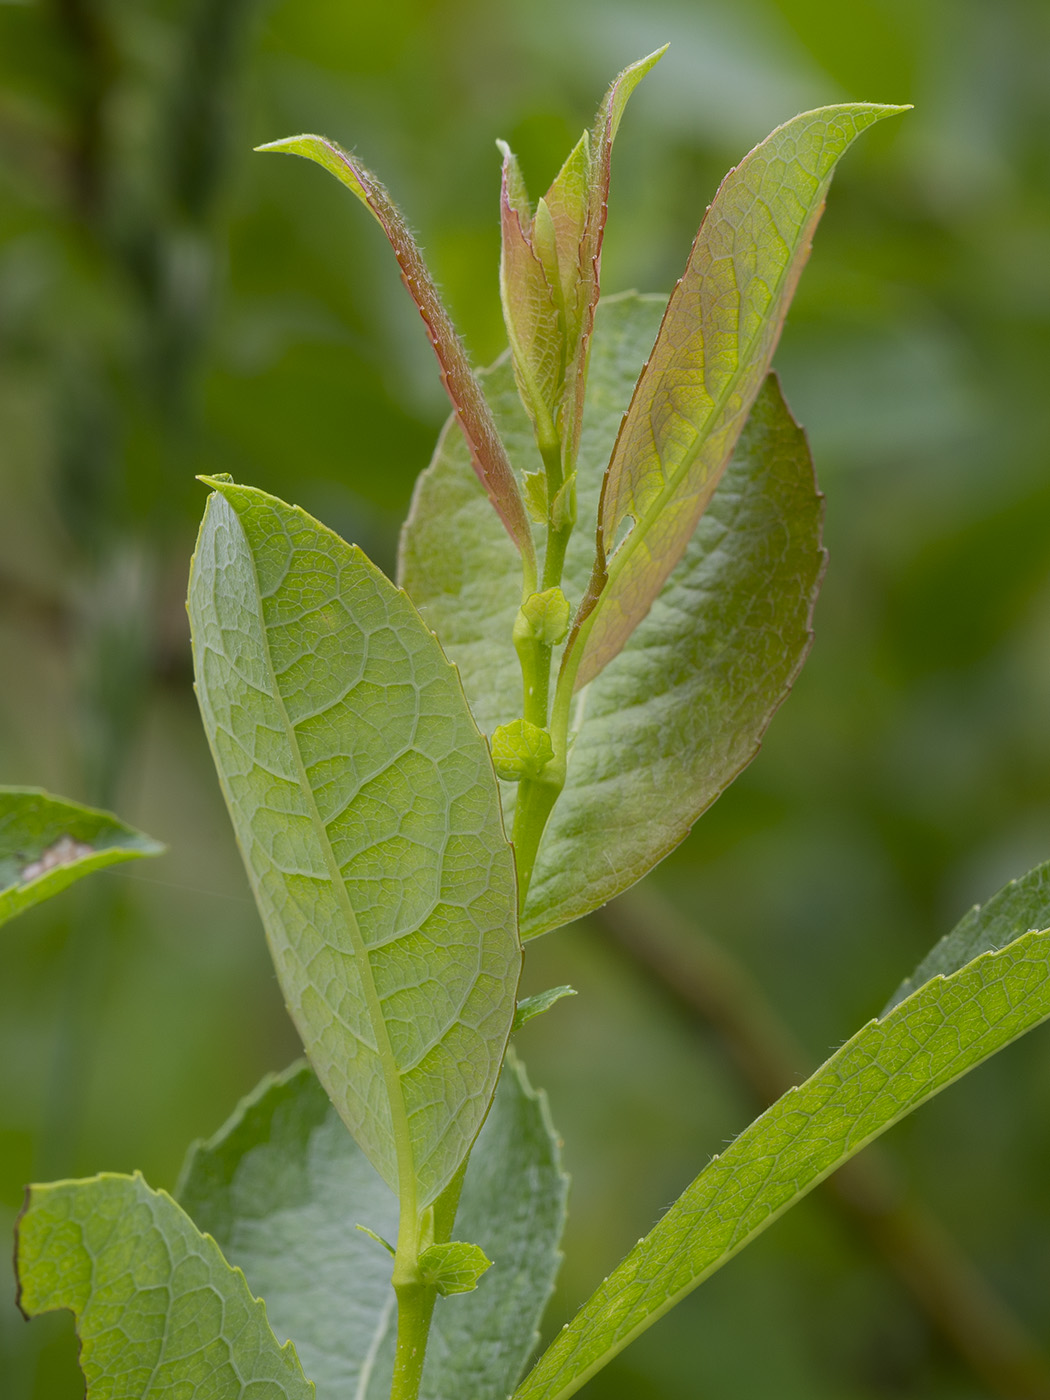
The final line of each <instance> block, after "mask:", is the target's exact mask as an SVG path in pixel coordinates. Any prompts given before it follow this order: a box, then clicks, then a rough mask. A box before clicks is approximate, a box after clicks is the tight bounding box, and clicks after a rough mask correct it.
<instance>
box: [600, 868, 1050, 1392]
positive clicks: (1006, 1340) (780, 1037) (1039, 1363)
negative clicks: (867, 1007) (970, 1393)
mask: <svg viewBox="0 0 1050 1400" xmlns="http://www.w3.org/2000/svg"><path fill="white" fill-rule="evenodd" d="M593 918H594V919H595V921H596V922H597V923H599V924H600V925H601V927H602V929H603V930H604V931H605V932H606V933H607V934H608V935H611V938H612V941H613V943H614V944H615V946H616V947H617V948H619V949H620V951H621V952H622V953H623V954H625V955H626V956H627V957H629V958H630V960H631V962H632V964H633V965H634V966H635V967H636V968H638V969H640V970H642V971H643V972H644V973H645V974H646V976H647V978H648V980H649V981H650V982H651V983H652V984H653V985H654V986H656V987H657V988H658V989H659V991H660V992H661V993H662V994H663V995H664V996H665V997H667V998H668V999H669V1000H671V1001H673V1002H674V1003H675V1004H676V1005H677V1006H678V1008H679V1009H680V1010H681V1011H683V1012H684V1013H685V1014H686V1015H687V1016H688V1017H689V1018H690V1019H692V1020H694V1021H699V1022H701V1023H702V1024H704V1025H706V1026H709V1027H711V1028H712V1029H713V1030H714V1031H715V1032H716V1033H717V1034H718V1036H719V1037H720V1039H721V1040H722V1042H723V1044H724V1045H725V1047H726V1049H727V1050H728V1051H729V1053H730V1055H731V1056H732V1058H733V1060H734V1062H735V1064H736V1067H737V1069H738V1071H739V1073H740V1075H741V1077H742V1078H743V1079H744V1081H745V1082H746V1083H747V1085H748V1086H749V1087H750V1088H751V1090H752V1091H753V1093H754V1094H755V1096H756V1098H758V1099H759V1100H760V1101H761V1102H762V1104H763V1105H764V1106H765V1105H768V1104H770V1103H772V1102H773V1101H774V1100H775V1099H778V1098H779V1097H780V1096H781V1094H783V1093H785V1092H786V1091H787V1090H788V1089H790V1088H791V1087H792V1086H793V1085H795V1084H798V1083H800V1082H801V1081H802V1080H803V1079H804V1078H805V1077H806V1074H807V1073H808V1070H807V1069H806V1063H807V1060H808V1058H809V1057H808V1056H807V1055H806V1054H805V1052H804V1051H803V1049H802V1048H801V1046H800V1045H799V1044H798V1042H797V1040H796V1039H795V1037H794V1035H793V1034H792V1032H791V1031H790V1029H789V1028H788V1027H787V1026H786V1025H785V1024H784V1022H783V1021H782V1020H781V1018H780V1016H779V1015H778V1013H777V1012H776V1010H775V1009H774V1007H773V1006H772V1005H771V1004H770V1003H769V1001H768V1000H767V999H766V997H765V995H764V993H763V992H762V990H761V989H760V988H759V987H758V986H757V984H756V983H755V982H754V981H753V980H752V978H751V977H750V976H749V974H748V973H747V971H746V970H745V969H744V968H743V967H742V966H741V965H740V964H739V963H738V962H737V961H736V960H735V959H734V958H733V957H731V956H730V954H729V953H727V952H726V951H725V949H724V948H722V947H720V946H719V945H718V944H717V943H715V942H713V941H712V940H711V939H710V938H708V937H707V936H706V935H705V934H704V933H703V932H702V930H700V929H698V928H697V927H696V926H695V925H694V924H692V923H691V921H688V920H686V919H683V918H682V917H681V916H680V915H679V914H678V913H677V911H675V910H674V909H672V908H671V907H670V906H669V905H668V904H667V903H666V901H665V900H663V899H662V898H661V897H660V896H658V895H656V894H655V893H653V892H651V891H649V890H645V891H642V890H632V891H631V892H630V893H629V894H626V895H623V896H621V897H620V898H619V899H618V900H616V901H615V902H614V903H613V904H610V905H608V906H607V907H606V908H605V909H603V910H601V911H600V912H599V913H597V914H595V915H594V916H593ZM821 1191H822V1193H823V1195H824V1198H825V1199H826V1200H829V1201H830V1202H832V1203H833V1204H834V1206H835V1208H836V1209H837V1210H838V1212H839V1213H840V1215H842V1216H844V1217H845V1218H846V1219H847V1220H848V1222H849V1223H850V1224H851V1225H853V1226H854V1227H859V1228H860V1230H862V1231H863V1233H864V1235H865V1236H866V1237H867V1239H868V1240H869V1242H870V1243H871V1244H872V1245H873V1246H874V1248H875V1249H876V1250H877V1251H878V1253H879V1254H880V1255H881V1256H882V1258H883V1259H884V1260H885V1262H886V1263H887V1264H888V1265H889V1266H890V1268H892V1270H893V1272H894V1273H895V1274H896V1275H897V1277H898V1279H899V1280H900V1281H901V1282H902V1283H903V1284H904V1286H905V1287H906V1288H907V1289H908V1291H909V1292H910V1293H911V1295H912V1297H913V1298H914V1299H915V1301H916V1302H917V1303H918V1304H919V1306H920V1307H921V1309H922V1310H923V1312H924V1313H925V1315H926V1317H927V1318H928V1319H929V1321H930V1322H931V1323H933V1324H934V1325H935V1326H936V1328H937V1329H938V1331H939V1332H940V1333H941V1335H942V1336H943V1337H945V1338H946V1339H947V1340H948V1341H949V1342H950V1343H951V1345H952V1346H953V1348H954V1349H955V1351H956V1352H957V1353H958V1355H959V1356H960V1357H962V1358H963V1360H965V1361H966V1362H967V1363H968V1365H969V1366H970V1367H971V1368H972V1370H973V1371H974V1372H975V1373H976V1374H977V1375H979V1376H980V1377H981V1378H982V1380H983V1381H984V1382H985V1384H986V1385H988V1386H989V1388H990V1389H991V1391H992V1392H993V1393H994V1394H995V1395H997V1396H1001V1397H1003V1400H1050V1360H1048V1358H1047V1357H1046V1355H1045V1353H1044V1352H1043V1351H1042V1349H1041V1348H1040V1347H1039V1346H1038V1344H1037V1343H1036V1342H1035V1340H1034V1339H1033V1338H1032V1337H1031V1336H1029V1334H1028V1332H1027V1331H1026V1330H1025V1328H1024V1327H1023V1326H1022V1324H1021V1323H1020V1322H1019V1321H1018V1319H1017V1318H1016V1317H1015V1316H1014V1315H1013V1313H1012V1312H1011V1311H1010V1309H1009V1308H1008V1307H1007V1306H1006V1304H1005V1303H1004V1302H1003V1301H1002V1299H1001V1298H999V1297H998V1295H997V1294H995V1293H994V1292H993V1291H992V1290H991V1288H989V1286H988V1284H987V1283H986V1281H985V1280H984V1278H983V1277H982V1276H981V1274H980V1273H979V1271H978V1270H977V1269H976V1267H975V1266H974V1264H973V1263H972V1262H971V1261H970V1259H969V1258H967V1256H966V1255H965V1254H964V1253H963V1252H962V1250H961V1249H960V1247H959V1245H958V1244H957V1243H956V1241H955V1240H954V1239H953V1238H952V1236H951V1235H950V1234H949V1233H948V1232H947V1230H945V1228H944V1227H943V1226H942V1225H941V1224H940V1223H939V1222H938V1221H936V1220H935V1219H934V1218H933V1217H932V1216H931V1215H930V1214H929V1213H928V1211H927V1210H926V1209H925V1207H924V1206H923V1205H922V1204H921V1203H920V1202H918V1201H915V1200H911V1201H908V1200H905V1199H904V1197H903V1192H902V1190H901V1188H900V1186H899V1184H898V1182H897V1181H896V1175H895V1172H894V1170H893V1165H892V1160H891V1158H890V1157H889V1155H888V1153H887V1152H886V1151H885V1150H884V1149H880V1148H877V1147H868V1148H866V1149H865V1151H864V1152H863V1153H861V1154H860V1156H858V1157H855V1158H853V1160H852V1161H850V1162H847V1163H846V1164H845V1165H844V1166H842V1167H840V1168H839V1170H838V1171H837V1172H836V1173H835V1174H834V1176H832V1177H831V1178H829V1180H828V1181H826V1182H825V1183H824V1184H823V1186H822V1187H821Z"/></svg>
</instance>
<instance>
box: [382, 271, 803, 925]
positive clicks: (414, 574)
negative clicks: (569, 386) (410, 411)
mask: <svg viewBox="0 0 1050 1400" xmlns="http://www.w3.org/2000/svg"><path fill="white" fill-rule="evenodd" d="M662 311H663V301H662V299H661V298H659V297H640V296H637V295H636V294H630V295H627V296H623V297H616V298H605V299H604V300H603V301H601V302H600V303H599V306H598V315H597V319H596V322H595V336H594V346H593V350H592V354H591V366H590V374H589V378H588V387H587V408H586V414H585V417H584V428H583V436H582V440H581V445H580V459H579V524H578V525H577V528H576V531H575V533H574V535H573V538H572V541H571V543H570V547H569V554H568V557H567V560H566V570H565V580H566V582H565V588H566V592H567V594H568V596H569V598H570V601H572V602H573V603H574V604H576V603H578V602H579V600H580V598H581V596H582V594H583V590H584V588H585V587H586V584H587V579H588V577H589V574H590V567H591V561H592V558H593V550H594V543H593V521H594V519H595V513H596V511H597V505H598V495H599V492H600V489H601V479H602V472H603V470H604V467H605V463H606V462H607V461H608V457H609V453H610V451H611V449H612V445H613V441H614V439H615V436H616V431H617V428H618V426H619V422H620V417H621V415H622V412H623V407H624V404H625V403H626V402H627V400H628V398H629V396H630V392H631V388H632V386H633V384H634V382H635V379H636V378H637V376H638V373H639V370H640V369H641V367H642V365H643V364H644V363H645V358H646V355H647V354H648V353H649V350H650V348H651V346H652V342H653V337H654V336H655V334H656V331H657V328H658V326H659V324H660V318H661V315H662ZM485 382H486V391H487V393H488V396H489V399H490V402H491V403H492V406H493V411H494V414H495V416H496V419H497V422H498V423H499V425H500V428H501V431H502V432H503V433H504V436H505V440H506V441H507V445H508V450H509V452H510V455H511V459H512V461H514V463H515V465H516V466H517V467H518V468H519V470H530V469H535V467H536V465H537V462H536V458H535V449H534V447H533V443H532V435H531V430H530V427H529V424H528V420H527V418H526V417H525V414H524V411H523V410H522V409H521V407H520V405H519V403H518V401H517V395H516V392H515V389H514V380H513V375H512V373H511V371H510V369H509V367H508V366H507V365H506V363H501V364H499V365H497V366H496V367H495V368H494V369H493V370H492V371H491V372H490V373H489V374H488V375H487V376H486V381H485ZM821 517H822V503H821V499H820V496H819V494H818V492H817V490H816V485H815V482H814V479H813V470H812V465H811V463H810V459H809V454H808V450H807V448H806V445H805V439H804V437H803V435H802V433H801V432H800V431H799V430H798V428H797V427H796V426H795V424H794V422H793V421H792V419H791V417H790V414H789V413H788V412H787V410H786V408H785V407H784V405H783V402H782V400H781V399H780V397H779V394H778V391H777V389H776V386H775V383H770V384H769V385H768V386H767V387H766V389H764V390H763V392H762V395H761V396H760V398H759V401H758V404H757V405H756V409H755V411H754V413H753V414H752V417H751V420H750V422H749V424H748V426H747V427H746V428H745V431H744V433H743V435H742V437H741V440H740V442H739V444H738V447H737V451H736V453H735V454H734V457H733V460H732V462H731V464H730V466H729V469H728V471H727V472H726V475H725V478H724V479H723V481H722V484H721V486H720V488H719V490H718V492H717V493H716V494H715V497H714V499H713V501H712V503H711V506H710V508H709V509H708V511H707V512H706V514H705V515H704V517H703V519H702V520H701V522H700V525H699V527H698V529H697V532H696V535H695V537H694V538H693V540H692V541H691V543H690V545H689V547H688V549H687V551H686V554H685V556H684V557H683V559H682V561H681V562H680V564H679V566H678V568H677V569H676V570H675V571H674V573H673V574H672V575H671V577H670V579H668V581H667V583H666V584H665V585H664V588H663V590H662V592H661V595H660V597H659V598H658V599H657V601H656V603H655V604H654V605H653V607H652V609H651V611H650V613H649V615H648V617H646V618H645V620H644V621H643V622H642V623H641V624H640V625H639V626H638V628H637V629H636V631H635V632H634V634H633V636H632V637H631V638H630V640H629V641H628V643H627V645H626V647H625V648H624V650H623V651H622V652H621V654H620V655H619V656H617V657H616V658H615V660H614V661H613V662H612V663H611V664H610V665H609V666H608V667H607V668H606V670H605V671H604V672H603V673H602V674H601V675H600V676H598V677H597V678H596V680H595V681H594V682H592V684H591V685H590V686H589V687H588V688H587V689H586V690H585V691H584V692H582V693H581V696H580V697H579V698H578V701H577V706H576V718H575V721H574V724H573V728H574V729H576V730H577V731H578V736H577V738H576V741H575V744H574V747H573V749H572V751H571V753H570V756H569V764H568V774H567V779H566V784H565V790H564V792H563V793H562V795H561V797H560V798H559V801H558V804H557V806H556V807H555V809H554V813H553V815H552V818H551V821H550V824H549V826H548V828H547V832H546V833H545V835H544V839H543V842H542V843H541V845H540V850H539V857H538V860H537V863H536V867H535V871H534V874H533V879H532V884H531V886H530V891H529V899H528V903H527V904H526V907H525V912H524V915H523V920H522V934H523V937H526V938H529V937H534V936H535V935H537V934H539V933H543V932H545V931H546V930H548V929H551V928H556V927H558V926H559V925H560V924H564V923H568V922H570V921H571V920H572V919H575V918H579V917H581V916H582V915H583V914H586V913H588V912H589V911H590V910H592V909H594V908H597V907H598V906H599V905H601V904H603V903H605V902H606V901H607V900H609V899H611V898H612V897H613V896H614V895H616V894H618V893H620V891H622V890H624V889H626V888H627V887H628V886H629V885H631V884H633V883H634V882H635V881H636V880H638V879H640V878H641V876H642V875H644V874H645V872H646V871H647V870H649V869H651V868H652V866H653V865H655V864H656V862H657V861H658V860H660V859H661V858H662V857H663V856H664V855H666V854H667V852H668V851H670V850H672V849H673V848H674V847H675V846H676V845H677V844H678V842H679V841H681V840H682V838H683V837H684V836H685V834H686V833H687V832H688V830H689V828H690V827H691V825H692V824H693V822H694V821H695V820H696V819H697V817H698V816H699V815H700V814H701V813H702V812H703V811H704V810H705V809H706V808H707V807H708V806H709V805H710V804H711V803H712V802H713V801H714V800H715V798H716V797H717V796H718V794H719V793H720V792H721V791H722V790H723V789H724V788H725V787H726V786H727V785H728V783H729V782H731V781H732V779H733V778H734V777H735V776H736V774H737V773H738V772H739V771H740V769H741V768H743V767H744V766H745V764H746V763H747V762H748V761H749V760H750V759H751V758H752V757H753V756H754V754H755V752H756V750H757V748H758V744H759V741H760V739H761V736H762V734H763V732H764V731H765V728H766V726H767V725H768V723H769V720H770V718H771V717H772V714H773V712H774V711H775V709H776V708H777V706H778V705H779V704H780V702H781V701H782V700H783V698H784V696H785V695H786V693H787V691H788V689H789V688H790V686H791V684H792V682H793V680H794V678H795V676H796V675H797V674H798V671H799V668H800V667H801V665H802V662H803V660H804V658H805V655H806V652H807V651H808V649H809V645H810V640H811V634H810V626H809V623H810V614H811V612H812V608H813V603H814V600H815V597H816V593H817V589H818V586H819V581H820V576H821V573H822V569H823V561H824V556H823V551H822V549H821V545H820V527H821ZM401 581H402V583H403V584H404V585H405V587H406V588H407V589H408V591H409V593H410V594H411V596H412V597H413V599H414V601H415V602H416V604H417V606H419V607H420V609H421V611H422V613H423V615H424V617H425V618H426V620H427V622H428V623H429V624H430V626H431V627H433V628H434V629H435V631H436V632H437V633H438V635H439V636H440V638H441V640H442V643H443V645H444V646H445V649H446V651H447V652H448V654H449V655H450V657H451V658H452V659H453V660H454V661H455V662H456V664H457V665H458V667H459V669H460V674H461V676H462V678H463V684H464V688H465V689H466V692H467V695H468V698H469V699H470V702H471V706H472V708H473V710H474V713H475V715H476V716H477V717H478V722H479V724H480V725H481V727H482V728H483V729H484V730H485V731H486V732H487V733H491V732H492V730H493V729H495V728H496V726H497V725H498V724H501V723H505V722H506V721H508V720H510V719H512V718H514V716H515V715H516V714H520V713H521V681H520V673H519V669H518V663H517V658H516V656H515V654H514V651H513V648H512V647H511V645H510V641H509V638H510V632H511V627H512V626H513V622H514V616H515V613H516V610H517V606H518V602H519V598H520V586H521V585H520V572H519V566H518V563H517V556H516V553H515V551H514V550H513V548H511V547H509V545H508V543H507V542H506V541H505V540H504V538H503V532H502V531H501V530H500V528H499V524H498V522H495V523H494V522H493V521H492V518H491V511H490V510H488V508H487V502H486V500H485V497H484V495H483V494H482V493H481V491H480V490H479V489H478V488H477V486H476V484H475V481H474V478H473V473H472V472H471V469H470V464H469V459H468V457H467V454H466V450H465V448H464V446H463V443H462V439H461V438H460V436H459V434H458V432H457V430H456V429H455V428H454V427H453V426H451V425H450V426H449V427H448V428H446V430H445V432H444V434H443V435H442V438H441V441H440V443H439V444H438V449H437V452H436V454H435V457H434V461H433V462H432V463H431V465H430V466H429V467H428V468H427V470H426V471H425V472H424V473H423V475H422V477H421V478H420V481H419V485H418V487H417V491H416V497H415V500H414V502H413V507H412V513H411V515H410V517H409V520H408V522H407V524H406V527H405V531H404V534H403V536H402V549H401ZM503 798H504V804H505V811H507V813H508V814H509V811H510V807H511V804H512V803H513V789H512V788H509V787H507V786H504V788H503ZM610 812H614V813H615V814H616V820H615V822H610V820H609V814H610Z"/></svg>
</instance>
